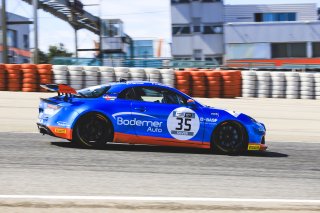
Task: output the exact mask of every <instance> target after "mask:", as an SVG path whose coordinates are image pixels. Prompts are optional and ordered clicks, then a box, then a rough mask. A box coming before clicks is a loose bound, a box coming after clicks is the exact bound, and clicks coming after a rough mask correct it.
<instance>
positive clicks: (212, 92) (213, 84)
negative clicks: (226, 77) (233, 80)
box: [204, 70, 222, 98]
mask: <svg viewBox="0 0 320 213" xmlns="http://www.w3.org/2000/svg"><path fill="white" fill-rule="evenodd" d="M204 71H205V76H206V85H207V95H206V96H207V97H208V98H219V97H221V82H222V79H221V73H220V72H216V71H211V70H204Z"/></svg>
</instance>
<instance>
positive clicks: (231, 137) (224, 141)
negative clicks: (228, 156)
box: [215, 123, 243, 152]
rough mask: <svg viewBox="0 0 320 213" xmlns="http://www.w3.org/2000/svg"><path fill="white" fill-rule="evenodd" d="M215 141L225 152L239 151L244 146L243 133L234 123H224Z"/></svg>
mask: <svg viewBox="0 0 320 213" xmlns="http://www.w3.org/2000/svg"><path fill="white" fill-rule="evenodd" d="M215 143H216V145H217V146H218V147H219V148H220V150H222V151H224V152H238V151H240V150H241V148H242V146H243V133H242V131H241V129H240V128H239V127H238V126H237V125H235V124H233V123H226V124H223V125H222V126H220V128H219V131H218V132H217V135H216V139H215Z"/></svg>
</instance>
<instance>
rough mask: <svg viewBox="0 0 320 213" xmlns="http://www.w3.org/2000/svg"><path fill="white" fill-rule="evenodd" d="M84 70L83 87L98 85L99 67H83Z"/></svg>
mask: <svg viewBox="0 0 320 213" xmlns="http://www.w3.org/2000/svg"><path fill="white" fill-rule="evenodd" d="M83 69H84V71H83V72H84V76H85V78H84V86H83V87H91V86H96V85H98V84H99V79H98V72H99V67H91V66H85V67H83Z"/></svg>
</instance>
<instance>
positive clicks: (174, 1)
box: [171, 0, 190, 4]
mask: <svg viewBox="0 0 320 213" xmlns="http://www.w3.org/2000/svg"><path fill="white" fill-rule="evenodd" d="M179 3H190V0H171V4H179Z"/></svg>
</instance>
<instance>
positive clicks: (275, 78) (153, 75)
mask: <svg viewBox="0 0 320 213" xmlns="http://www.w3.org/2000/svg"><path fill="white" fill-rule="evenodd" d="M121 78H123V79H126V80H134V81H151V82H159V83H162V84H165V85H168V86H171V87H175V88H177V89H178V90H180V91H182V92H184V93H186V94H188V95H190V96H193V97H206V98H235V97H241V96H242V97H247V98H257V97H258V98H288V99H299V98H301V99H320V72H285V71H281V72H279V71H273V70H268V71H267V70H245V71H238V70H219V69H197V68H186V69H180V70H179V69H176V70H174V69H157V68H128V67H106V66H75V65H70V66H67V65H51V64H38V65H34V64H0V91H5V90H7V91H24V92H36V91H44V90H43V89H41V88H40V87H39V84H50V83H56V84H69V85H70V86H72V87H73V88H75V89H82V88H85V87H89V86H95V85H98V84H106V83H110V82H114V81H119V80H120V79H121Z"/></svg>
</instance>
